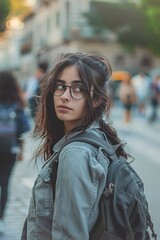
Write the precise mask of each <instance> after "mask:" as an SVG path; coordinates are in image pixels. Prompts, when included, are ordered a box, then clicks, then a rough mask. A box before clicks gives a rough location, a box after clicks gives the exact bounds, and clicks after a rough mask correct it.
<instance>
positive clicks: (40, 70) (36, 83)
mask: <svg viewBox="0 0 160 240" xmlns="http://www.w3.org/2000/svg"><path fill="white" fill-rule="evenodd" d="M47 70H48V62H46V61H43V62H40V63H38V67H37V69H36V71H35V76H34V78H33V80H32V83H33V85H32V93H30V95H31V96H30V97H29V99H28V101H29V107H30V112H31V116H32V117H33V118H35V115H36V111H37V106H38V104H39V97H40V92H41V89H40V81H41V80H42V78H43V77H44V74H45V73H46V72H47ZM28 87H29V88H31V86H28Z"/></svg>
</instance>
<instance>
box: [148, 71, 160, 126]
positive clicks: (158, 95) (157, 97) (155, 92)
mask: <svg viewBox="0 0 160 240" xmlns="http://www.w3.org/2000/svg"><path fill="white" fill-rule="evenodd" d="M150 93H151V116H150V118H149V120H150V122H154V121H155V120H156V119H157V117H158V107H159V103H160V75H158V76H156V77H155V78H154V80H153V82H151V86H150Z"/></svg>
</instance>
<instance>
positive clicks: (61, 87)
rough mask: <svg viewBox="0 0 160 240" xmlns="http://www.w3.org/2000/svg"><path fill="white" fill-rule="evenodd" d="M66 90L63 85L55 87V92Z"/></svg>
mask: <svg viewBox="0 0 160 240" xmlns="http://www.w3.org/2000/svg"><path fill="white" fill-rule="evenodd" d="M64 89H65V86H64V85H63V84H60V83H58V84H56V86H55V90H64Z"/></svg>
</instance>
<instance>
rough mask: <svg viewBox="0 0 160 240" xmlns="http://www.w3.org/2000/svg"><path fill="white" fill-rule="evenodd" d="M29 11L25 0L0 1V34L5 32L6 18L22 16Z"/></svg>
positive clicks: (29, 8)
mask: <svg viewBox="0 0 160 240" xmlns="http://www.w3.org/2000/svg"><path fill="white" fill-rule="evenodd" d="M30 10H31V7H30V6H28V5H26V1H25V0H0V32H4V31H5V28H6V24H5V23H6V20H7V18H12V17H17V16H23V15H24V14H27V13H28V12H30Z"/></svg>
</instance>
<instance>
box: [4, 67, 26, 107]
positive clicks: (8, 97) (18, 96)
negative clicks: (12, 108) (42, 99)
mask: <svg viewBox="0 0 160 240" xmlns="http://www.w3.org/2000/svg"><path fill="white" fill-rule="evenodd" d="M15 102H18V103H19V104H20V107H22V108H23V107H24V106H25V105H26V102H25V100H24V98H23V92H22V89H21V87H20V85H19V83H18V81H17V79H16V78H15V76H14V75H13V74H12V73H11V72H9V71H1V72H0V103H3V104H12V103H15Z"/></svg>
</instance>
